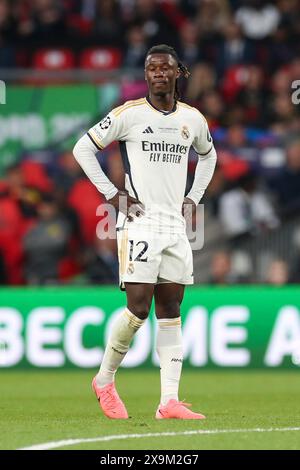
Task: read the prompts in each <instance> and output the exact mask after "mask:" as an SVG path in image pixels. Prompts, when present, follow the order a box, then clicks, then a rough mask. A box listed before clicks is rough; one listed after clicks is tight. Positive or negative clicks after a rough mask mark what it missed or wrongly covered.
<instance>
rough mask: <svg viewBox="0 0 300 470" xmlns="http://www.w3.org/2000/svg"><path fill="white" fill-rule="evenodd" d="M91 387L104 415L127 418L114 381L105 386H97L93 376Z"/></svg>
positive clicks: (112, 417) (113, 417)
mask: <svg viewBox="0 0 300 470" xmlns="http://www.w3.org/2000/svg"><path fill="white" fill-rule="evenodd" d="M92 388H93V390H94V392H95V394H96V397H97V400H98V402H99V405H100V407H101V408H102V410H103V413H104V414H105V416H107V417H108V418H111V419H128V413H127V410H126V408H125V405H124V403H123V402H122V400H121V398H120V397H119V395H118V392H117V390H116V388H115V383H114V382H112V383H110V384H108V385H105V387H99V386H98V385H97V382H96V377H94V379H93V382H92Z"/></svg>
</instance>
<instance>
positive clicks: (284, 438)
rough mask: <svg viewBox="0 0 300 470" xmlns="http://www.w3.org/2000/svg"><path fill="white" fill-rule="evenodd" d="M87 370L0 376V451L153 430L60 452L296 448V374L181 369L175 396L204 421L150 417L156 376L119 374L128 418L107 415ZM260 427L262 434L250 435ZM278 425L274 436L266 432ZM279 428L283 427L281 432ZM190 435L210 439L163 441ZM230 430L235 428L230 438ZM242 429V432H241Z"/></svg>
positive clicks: (299, 442)
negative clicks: (119, 418) (111, 418)
mask: <svg viewBox="0 0 300 470" xmlns="http://www.w3.org/2000/svg"><path fill="white" fill-rule="evenodd" d="M92 375H93V374H92V373H91V372H88V371H22V372H17V371H1V375H0V390H1V400H0V422H1V435H0V448H1V449H17V448H23V447H28V446H32V445H36V444H42V443H48V442H53V441H55V442H56V441H61V440H65V439H88V438H98V437H101V436H102V437H105V436H114V435H121V434H122V435H132V434H138V435H141V434H148V433H158V436H153V437H149V436H148V437H135V438H134V437H132V436H131V437H127V438H124V439H122V440H121V439H113V440H110V441H106V442H105V441H104V442H103V441H102V442H101V441H98V442H89V443H87V442H84V443H79V444H76V445H69V446H60V447H58V448H59V449H102V450H111V449H119V450H122V449H132V450H135V449H143V450H150V449H151V450H156V449H157V450H161V449H172V450H175V449H186V450H193V449H197V450H200V449H300V431H299V430H288V429H287V428H297V427H298V428H300V400H299V397H300V376H299V372H297V371H293V372H292V371H290V372H288V371H287V372H279V371H251V372H250V371H209V372H207V371H203V370H184V372H183V376H182V381H181V389H180V398H181V399H186V401H187V402H190V403H192V404H193V410H195V411H200V412H202V413H204V414H205V415H206V416H207V420H205V421H177V420H155V418H154V414H155V410H156V407H157V404H158V400H159V386H160V384H159V371H158V370H155V371H153V370H152V371H140V370H135V371H126V370H121V371H119V373H118V376H117V387H118V391H119V393H120V395H121V397H122V398H123V400H124V402H125V404H126V406H127V409H128V412H129V415H130V419H128V420H124V421H114V420H109V419H107V418H105V417H104V416H103V415H102V413H101V411H100V409H99V407H98V403H97V401H96V398H95V396H94V394H93V393H92V391H91V387H90V382H91V379H92ZM257 428H260V429H261V430H263V432H248V431H246V430H253V429H257ZM274 428H278V429H280V431H271V432H266V431H265V430H270V429H274ZM282 428H284V429H285V430H281V429H282ZM193 430H214V431H219V430H222V431H226V432H222V433H215V434H193V435H173V436H161V435H159V434H160V433H166V432H174V433H183V432H184V431H193ZM229 430H241V432H237V433H230V432H227V431H229ZM243 430H245V431H243Z"/></svg>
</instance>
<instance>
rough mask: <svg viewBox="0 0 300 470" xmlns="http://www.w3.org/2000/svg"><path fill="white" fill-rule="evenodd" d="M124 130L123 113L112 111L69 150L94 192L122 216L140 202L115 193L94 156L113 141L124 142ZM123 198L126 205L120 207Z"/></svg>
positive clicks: (125, 125) (125, 121) (121, 192)
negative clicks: (100, 195)
mask: <svg viewBox="0 0 300 470" xmlns="http://www.w3.org/2000/svg"><path fill="white" fill-rule="evenodd" d="M127 129H128V123H127V120H126V113H122V114H118V113H115V111H112V112H111V113H109V114H108V115H107V116H106V117H105V118H104V119H102V120H101V121H100V122H98V123H97V124H95V126H93V127H91V129H89V131H88V132H87V133H86V134H85V135H84V136H83V137H81V139H79V140H78V142H77V143H76V145H75V147H74V149H73V155H74V157H75V159H76V160H77V162H78V163H79V165H80V166H81V168H82V169H83V171H84V172H85V174H86V175H87V177H88V178H89V179H90V181H91V182H92V183H93V184H94V185H95V186H96V188H97V189H98V191H99V192H100V193H102V194H103V195H104V196H105V198H106V200H107V201H109V202H110V203H111V204H112V205H113V206H114V207H116V208H117V209H119V210H121V211H122V212H125V211H126V213H127V212H128V210H129V209H130V208H131V207H132V206H133V205H135V204H138V205H139V204H141V203H140V201H138V200H137V199H135V198H133V197H131V196H129V195H128V193H127V192H125V191H119V190H118V188H116V186H115V185H114V184H113V183H112V182H111V181H110V179H109V178H108V177H107V176H106V175H105V173H104V171H103V170H102V168H101V165H100V163H99V161H98V159H97V157H96V154H97V153H98V152H99V151H101V150H102V149H104V148H105V147H106V146H107V145H109V144H110V143H111V142H113V141H115V140H125V139H126V133H127ZM120 196H122V197H123V200H122V206H120ZM124 197H126V198H127V201H126V204H124ZM124 206H126V207H124ZM130 212H133V211H130ZM140 212H141V213H142V212H143V211H142V210H141V211H140Z"/></svg>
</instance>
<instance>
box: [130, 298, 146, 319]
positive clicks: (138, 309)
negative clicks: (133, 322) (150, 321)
mask: <svg viewBox="0 0 300 470" xmlns="http://www.w3.org/2000/svg"><path fill="white" fill-rule="evenodd" d="M129 310H130V311H131V312H132V313H133V314H134V315H135V316H137V317H138V318H139V319H140V320H146V318H148V315H149V312H150V305H149V304H148V303H147V302H138V303H135V304H134V305H132V306H131V308H130V309H129Z"/></svg>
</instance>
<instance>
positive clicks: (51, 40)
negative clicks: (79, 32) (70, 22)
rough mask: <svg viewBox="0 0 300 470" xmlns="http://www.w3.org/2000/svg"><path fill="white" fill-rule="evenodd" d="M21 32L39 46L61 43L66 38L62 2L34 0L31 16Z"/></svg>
mask: <svg viewBox="0 0 300 470" xmlns="http://www.w3.org/2000/svg"><path fill="white" fill-rule="evenodd" d="M25 26H26V27H25ZM21 33H22V34H23V36H25V37H27V38H28V39H30V40H31V41H32V42H34V43H35V44H38V45H39V47H41V46H43V45H46V46H47V47H48V46H49V45H54V44H60V43H61V42H62V41H63V40H65V39H66V17H65V11H64V10H63V8H62V5H61V2H59V1H57V0H34V2H33V6H32V10H31V16H30V17H29V19H28V21H27V22H26V24H25V25H23V28H22V30H21Z"/></svg>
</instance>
